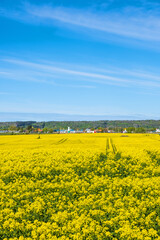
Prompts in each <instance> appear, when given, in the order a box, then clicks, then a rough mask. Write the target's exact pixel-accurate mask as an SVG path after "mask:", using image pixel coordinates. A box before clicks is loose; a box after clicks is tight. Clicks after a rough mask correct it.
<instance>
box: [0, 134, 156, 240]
mask: <svg viewBox="0 0 160 240" xmlns="http://www.w3.org/2000/svg"><path fill="white" fill-rule="evenodd" d="M0 239H2V240H32V239H34V240H56V239H60V240H69V239H73V240H85V239H88V240H91V239H93V240H103V239H108V240H110V239H114V240H119V239H120V240H128V239H129V240H131V239H132V240H135V239H138V240H143V239H145V240H151V239H160V136H159V135H156V134H155V135H154V134H150V135H149V134H128V135H124V134H73V135H72V134H64V135H63V134H53V135H41V137H40V139H38V138H37V135H25V136H14V135H13V136H0Z"/></svg>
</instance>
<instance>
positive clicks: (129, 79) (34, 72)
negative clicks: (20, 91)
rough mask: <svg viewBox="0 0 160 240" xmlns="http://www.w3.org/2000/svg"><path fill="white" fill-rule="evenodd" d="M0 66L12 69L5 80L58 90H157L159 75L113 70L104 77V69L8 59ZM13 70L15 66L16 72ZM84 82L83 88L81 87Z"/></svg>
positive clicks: (159, 85)
mask: <svg viewBox="0 0 160 240" xmlns="http://www.w3.org/2000/svg"><path fill="white" fill-rule="evenodd" d="M2 62H6V63H7V64H8V65H9V64H10V65H11V66H12V68H11V69H9V66H8V75H7V77H8V78H12V79H13V80H21V81H33V82H37V83H44V84H51V85H55V86H59V87H65V86H67V87H76V88H78V87H81V88H95V87H96V86H97V85H116V86H122V87H133V86H136V87H145V88H150V87H152V88H160V74H153V73H150V72H145V71H136V70H125V69H115V71H114V69H112V71H108V72H109V73H108V74H106V73H105V71H106V70H103V69H99V70H98V69H97V70H96V69H95V71H82V70H81V68H82V67H81V66H79V70H74V65H73V64H72V66H70V67H69V66H68V64H67V67H66V66H65V64H63V65H64V66H63V67H62V66H61V67H58V66H57V65H56V64H55V63H50V64H44V63H39V62H38V63H37V62H30V61H24V60H20V59H10V58H6V59H3V60H2ZM61 65H62V64H61ZM13 66H16V67H15V69H14V68H13ZM76 69H77V67H76ZM6 72H7V71H6ZM117 74H118V77H117ZM70 81H71V83H70ZM73 82H74V84H73ZM84 82H85V84H82V83H84ZM77 83H78V84H77ZM79 83H80V84H79ZM88 83H90V84H93V85H90V84H88Z"/></svg>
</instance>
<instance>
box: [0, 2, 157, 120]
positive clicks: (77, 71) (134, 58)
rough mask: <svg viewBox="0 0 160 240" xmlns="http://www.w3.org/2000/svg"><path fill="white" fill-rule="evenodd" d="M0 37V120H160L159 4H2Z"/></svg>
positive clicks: (0, 4) (0, 10)
mask: <svg viewBox="0 0 160 240" xmlns="http://www.w3.org/2000/svg"><path fill="white" fill-rule="evenodd" d="M0 30H1V34H0V112H1V113H11V112H12V113H14V112H15V113H35V114H40V113H50V114H51V113H57V114H66V115H67V114H69V115H70V116H71V119H72V115H87V116H89V115H100V116H103V115H104V116H110V117H111V116H113V118H114V119H115V117H116V116H121V117H123V118H125V119H127V118H128V119H129V118H130V116H133V119H136V118H139V116H141V117H140V118H144V119H146V118H148V119H151V118H152V119H157V118H160V108H159V96H160V68H159V63H160V3H159V1H147V0H141V1H140V0H139V1H130V0H128V1H123V0H108V1H107V0H106V1H103V0H97V1H96V0H95V1H91V0H88V1H83V0H82V1H79V0H78V1H73V0H55V1H51V0H50V1H49V0H45V1H44V0H30V1H21V0H14V1H13V0H1V1H0ZM39 116H40V115H39ZM46 116H48V115H46ZM101 118H102V117H101ZM117 118H118V117H117ZM96 119H97V117H96ZM7 120H9V119H7ZM17 120H18V114H17ZM39 120H41V119H39ZM46 120H47V119H46ZM48 120H50V119H48Z"/></svg>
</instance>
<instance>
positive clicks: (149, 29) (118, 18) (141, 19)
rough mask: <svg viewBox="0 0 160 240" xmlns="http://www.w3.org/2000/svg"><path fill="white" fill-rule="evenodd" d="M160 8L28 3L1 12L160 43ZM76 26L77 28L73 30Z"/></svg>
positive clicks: (25, 19)
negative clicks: (14, 9)
mask: <svg viewBox="0 0 160 240" xmlns="http://www.w3.org/2000/svg"><path fill="white" fill-rule="evenodd" d="M159 10H160V6H159V5H158V7H157V5H156V8H152V9H151V10H149V9H147V8H145V7H144V6H143V7H141V8H136V7H134V8H133V7H130V6H127V7H124V8H122V9H119V11H117V10H115V9H112V10H109V9H106V10H105V11H102V10H101V11H97V10H93V9H77V8H67V7H59V6H48V5H44V6H36V5H32V4H29V3H28V4H25V5H24V8H23V9H22V10H21V11H12V12H11V11H10V12H9V11H7V10H5V9H1V10H0V15H1V16H5V17H10V18H14V19H18V20H20V21H27V22H30V23H32V24H33V23H38V22H40V23H41V22H43V23H44V24H53V25H54V26H58V27H59V26H60V25H61V26H63V27H71V28H72V30H75V31H77V27H78V28H79V30H80V29H83V28H84V29H88V30H91V31H99V32H101V33H103V34H110V35H116V36H117V35H118V36H120V37H122V38H129V39H135V40H141V41H155V42H159V40H160V16H159ZM74 27H75V28H74Z"/></svg>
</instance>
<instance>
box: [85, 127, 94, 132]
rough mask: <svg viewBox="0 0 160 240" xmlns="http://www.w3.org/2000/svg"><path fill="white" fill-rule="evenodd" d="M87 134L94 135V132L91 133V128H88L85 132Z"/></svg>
mask: <svg viewBox="0 0 160 240" xmlns="http://www.w3.org/2000/svg"><path fill="white" fill-rule="evenodd" d="M85 132H86V133H94V131H91V129H90V128H87V129H86V130H85Z"/></svg>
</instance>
